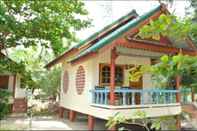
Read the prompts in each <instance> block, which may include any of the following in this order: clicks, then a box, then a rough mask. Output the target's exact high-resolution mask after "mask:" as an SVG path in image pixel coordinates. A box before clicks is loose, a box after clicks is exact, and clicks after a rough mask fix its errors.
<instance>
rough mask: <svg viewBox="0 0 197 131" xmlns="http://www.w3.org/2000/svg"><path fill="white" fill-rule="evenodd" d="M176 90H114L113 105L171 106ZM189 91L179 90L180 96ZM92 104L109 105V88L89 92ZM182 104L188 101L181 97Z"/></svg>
mask: <svg viewBox="0 0 197 131" xmlns="http://www.w3.org/2000/svg"><path fill="white" fill-rule="evenodd" d="M178 92H179V91H178V90H173V89H158V88H154V89H128V88H125V89H124V88H118V89H115V96H116V100H115V105H140V104H141V105H147V104H172V103H176V94H177V93H178ZM189 92H190V90H181V94H182V95H181V96H184V95H185V94H186V93H187V94H188V93H189ZM91 93H92V103H94V104H102V105H108V104H109V93H110V90H109V88H96V89H93V90H91ZM181 98H182V101H183V102H184V103H187V102H188V100H187V99H186V97H181Z"/></svg>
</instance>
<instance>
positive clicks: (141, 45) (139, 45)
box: [116, 39, 197, 56]
mask: <svg viewBox="0 0 197 131" xmlns="http://www.w3.org/2000/svg"><path fill="white" fill-rule="evenodd" d="M116 45H117V46H123V47H126V48H135V49H143V50H150V51H154V52H164V53H167V54H176V53H179V51H180V49H179V48H175V47H167V46H162V45H156V44H150V43H145V42H139V41H135V40H125V39H121V40H117V41H116ZM182 53H183V54H187V55H191V56H196V55H197V53H196V52H195V51H192V50H186V49H182Z"/></svg>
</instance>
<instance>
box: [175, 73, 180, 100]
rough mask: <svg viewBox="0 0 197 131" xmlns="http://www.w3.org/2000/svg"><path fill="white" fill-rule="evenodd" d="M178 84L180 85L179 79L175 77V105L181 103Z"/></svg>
mask: <svg viewBox="0 0 197 131" xmlns="http://www.w3.org/2000/svg"><path fill="white" fill-rule="evenodd" d="M180 83H181V77H180V76H177V77H176V89H177V90H178V92H177V93H176V102H177V103H180V102H181V92H180Z"/></svg>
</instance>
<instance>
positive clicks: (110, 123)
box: [106, 110, 147, 129]
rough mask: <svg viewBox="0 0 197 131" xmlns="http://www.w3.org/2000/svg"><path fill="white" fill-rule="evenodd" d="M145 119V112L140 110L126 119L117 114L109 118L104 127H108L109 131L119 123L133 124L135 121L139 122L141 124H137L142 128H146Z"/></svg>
mask: <svg viewBox="0 0 197 131" xmlns="http://www.w3.org/2000/svg"><path fill="white" fill-rule="evenodd" d="M146 117H147V116H146V112H144V111H140V110H138V111H136V112H134V114H132V115H131V116H130V117H127V118H126V117H125V116H124V115H122V114H121V113H119V112H118V113H116V114H115V115H114V116H113V117H109V120H108V122H107V123H106V127H108V129H111V128H112V127H114V126H115V125H118V124H121V123H127V124H129V123H131V124H134V123H137V122H136V121H135V120H141V123H139V122H138V124H142V125H143V126H146V124H147V123H146V122H147V121H146Z"/></svg>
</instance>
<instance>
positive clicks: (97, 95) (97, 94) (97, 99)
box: [96, 92, 99, 104]
mask: <svg viewBox="0 0 197 131" xmlns="http://www.w3.org/2000/svg"><path fill="white" fill-rule="evenodd" d="M96 104H99V92H96Z"/></svg>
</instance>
